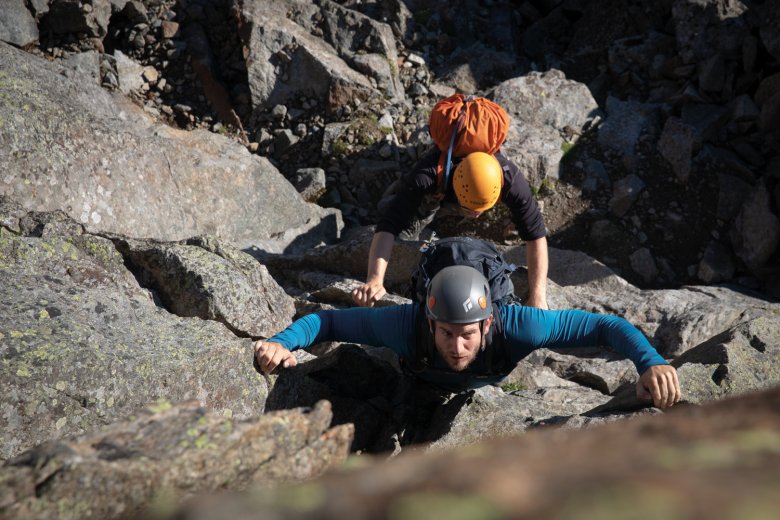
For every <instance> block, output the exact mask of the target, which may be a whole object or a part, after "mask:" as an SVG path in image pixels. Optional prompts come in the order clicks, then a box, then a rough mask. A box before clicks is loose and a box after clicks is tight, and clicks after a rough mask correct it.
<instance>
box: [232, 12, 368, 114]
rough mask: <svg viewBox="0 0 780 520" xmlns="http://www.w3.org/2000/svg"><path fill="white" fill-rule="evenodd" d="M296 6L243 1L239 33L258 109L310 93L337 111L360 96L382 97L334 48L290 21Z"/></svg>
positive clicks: (250, 84)
mask: <svg viewBox="0 0 780 520" xmlns="http://www.w3.org/2000/svg"><path fill="white" fill-rule="evenodd" d="M296 3H300V2H296V1H294V0H281V1H278V2H272V3H270V4H265V3H259V2H252V1H243V2H241V4H242V5H241V17H242V22H241V25H242V27H241V29H240V31H241V37H242V39H243V41H244V45H245V47H246V49H247V63H248V66H247V74H248V85H249V88H250V90H251V92H252V104H253V106H254V107H268V108H270V107H273V106H274V105H277V104H280V103H282V104H284V103H285V102H287V101H289V100H290V99H291V98H294V97H296V96H301V95H305V96H309V97H312V98H314V99H316V100H318V101H320V102H321V103H323V105H324V104H326V103H330V104H331V106H332V107H334V108H335V107H337V106H339V105H341V104H342V102H350V101H351V100H353V99H354V98H355V96H357V97H362V98H363V99H366V98H368V97H371V96H373V95H376V94H378V93H377V92H376V91H374V89H373V88H372V87H371V84H370V83H369V81H368V79H367V78H366V77H365V76H363V75H362V74H360V73H358V72H356V71H355V70H353V69H352V68H350V67H349V66H348V65H347V64H346V63H345V62H344V60H342V59H341V58H340V57H339V56H338V54H337V53H336V52H335V51H334V49H333V47H331V46H330V45H329V44H327V43H325V42H324V41H323V40H321V39H320V38H316V37H314V36H312V35H311V34H309V33H308V32H307V31H306V30H305V29H304V28H303V27H301V26H299V25H297V24H296V23H294V22H293V21H291V20H290V19H288V18H287V10H288V9H291V8H293V7H294V5H295V4H296Z"/></svg>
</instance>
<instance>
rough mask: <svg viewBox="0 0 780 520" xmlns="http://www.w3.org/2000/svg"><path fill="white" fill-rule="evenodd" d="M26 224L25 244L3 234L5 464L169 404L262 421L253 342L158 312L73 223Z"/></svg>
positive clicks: (0, 447)
mask: <svg viewBox="0 0 780 520" xmlns="http://www.w3.org/2000/svg"><path fill="white" fill-rule="evenodd" d="M0 207H5V208H7V207H9V204H7V203H6V204H2V205H0ZM9 213H10V215H9ZM14 214H18V211H13V208H11V211H9V212H8V213H6V216H5V217H4V218H3V219H2V221H4V222H13V220H15V217H14V216H13V215H14ZM16 220H17V223H16V225H12V226H11V227H12V228H13V227H15V228H17V229H19V230H20V231H21V232H24V235H23V236H22V235H17V234H14V233H11V232H9V231H8V228H6V227H2V228H0V279H2V280H3V282H2V283H0V301H3V302H4V304H3V306H2V310H0V355H1V356H2V363H0V421H2V425H3V427H2V435H0V458H2V459H6V458H9V457H12V456H14V455H16V454H18V453H19V452H20V451H22V450H25V449H28V448H30V447H32V446H34V445H36V444H38V443H41V442H43V441H45V440H48V439H57V438H62V437H64V436H67V435H73V434H81V433H84V432H85V431H89V430H93V429H95V428H97V427H100V426H102V425H105V424H108V423H111V422H113V421H115V420H117V419H119V418H122V417H126V416H128V415H130V414H132V413H134V412H135V410H136V409H138V408H139V407H140V406H143V405H144V404H146V403H149V402H153V401H156V400H158V399H161V398H162V399H168V400H170V401H182V400H189V399H198V400H200V401H202V402H203V404H204V405H205V406H206V407H207V408H208V409H211V410H214V411H216V412H218V413H224V414H228V415H232V416H234V417H236V418H245V417H249V416H251V415H256V414H257V413H259V412H260V411H261V410H263V407H264V404H265V399H266V395H267V385H266V382H265V381H264V380H263V378H262V377H261V376H260V375H259V374H258V373H257V372H255V371H254V369H253V368H252V347H251V342H250V340H248V339H239V338H237V337H236V336H234V335H233V334H232V333H231V332H230V331H229V330H228V329H227V328H226V327H225V326H224V325H223V324H221V323H218V322H216V321H210V320H203V319H200V318H180V317H178V316H175V315H173V314H170V313H169V312H168V311H166V310H164V309H162V308H160V307H158V306H157V305H155V303H154V301H153V299H152V297H151V295H150V293H149V292H148V291H147V290H145V289H142V288H141V287H140V286H139V285H138V282H137V281H136V279H135V277H134V276H133V275H132V274H131V273H130V271H129V270H128V269H127V268H126V267H125V265H124V259H123V257H122V256H121V254H120V253H119V252H118V251H117V249H116V247H115V246H114V244H113V243H112V242H111V241H110V240H108V239H105V238H102V237H99V236H95V235H91V234H88V233H81V226H80V225H78V224H76V223H74V222H73V221H72V220H70V219H69V218H68V217H67V216H65V215H64V214H63V213H54V214H43V215H39V214H35V213H31V214H26V215H24V216H22V217H21V218H16Z"/></svg>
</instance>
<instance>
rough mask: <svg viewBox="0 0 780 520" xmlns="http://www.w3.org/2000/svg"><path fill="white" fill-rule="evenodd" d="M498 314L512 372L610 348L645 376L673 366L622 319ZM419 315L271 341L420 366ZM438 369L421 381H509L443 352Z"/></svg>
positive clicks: (366, 318) (509, 308) (383, 310)
mask: <svg viewBox="0 0 780 520" xmlns="http://www.w3.org/2000/svg"><path fill="white" fill-rule="evenodd" d="M498 309H499V313H500V316H496V317H494V318H495V319H501V320H502V325H503V327H502V330H503V336H504V337H503V341H504V346H505V349H506V352H507V354H508V355H509V358H510V368H509V370H511V368H512V367H514V366H515V365H516V364H517V362H518V361H520V360H521V359H523V358H524V357H525V356H527V355H528V354H529V353H531V352H532V351H533V350H536V349H538V348H543V347H594V346H607V347H610V348H612V349H613V350H615V351H617V352H619V353H621V354H623V355H624V356H626V357H627V358H629V359H630V360H631V361H633V363H634V365H635V366H636V369H637V372H638V373H639V374H642V373H643V372H644V371H645V370H647V369H648V368H649V367H651V366H653V365H665V364H667V362H666V360H664V358H662V357H661V356H660V355H659V354H658V352H657V351H656V350H655V349H654V348H653V347H652V345H650V342H649V341H647V339H646V338H645V337H644V336H643V335H642V333H641V332H640V331H639V330H638V329H637V328H636V327H634V326H633V325H631V324H630V323H629V322H628V321H627V320H625V319H623V318H621V317H619V316H611V315H604V314H593V313H589V312H584V311H578V310H555V311H547V310H542V309H537V308H535V307H525V306H521V305H499V306H498ZM418 312H421V307H420V305H419V304H406V305H395V306H391V307H379V308H351V309H338V310H329V311H320V312H317V313H315V314H310V315H308V316H305V317H303V318H301V319H299V320H297V321H295V322H294V323H293V324H292V325H290V326H289V327H287V328H286V329H285V330H283V331H282V332H280V333H278V334H276V335H274V336H273V337H271V338H269V340H268V341H275V342H277V343H279V344H281V345H282V346H284V347H285V348H287V349H288V350H296V349H299V348H306V347H308V346H310V345H313V344H315V343H319V342H322V341H341V342H349V343H359V344H364V345H371V346H376V347H387V348H390V349H392V350H393V351H394V352H395V353H396V354H398V356H399V357H400V358H402V359H406V360H414V359H415V348H417V345H416V337H415V333H416V318H417V313H418ZM481 355H483V353H482V352H480V354H479V355H478V356H477V360H476V361H475V362H474V364H473V365H472V366H480V363H479V362H478V361H479V356H481ZM433 367H434V369H435V370H431V371H429V373H426V372H422V373H421V374H419V377H420V378H422V379H424V380H427V381H429V382H431V383H434V384H441V385H442V386H459V387H464V388H476V387H479V386H483V385H486V384H491V383H495V382H498V381H500V380H501V378H502V377H503V375H496V376H484V375H482V374H479V373H476V372H474V371H472V370H471V369H470V368H469V369H466V370H464V371H463V372H453V371H449V370H447V367H446V364H445V363H444V360H443V359H441V357H440V356H439V355H438V352H436V354H435V359H434V362H433ZM504 375H506V374H504ZM464 383H465V384H464Z"/></svg>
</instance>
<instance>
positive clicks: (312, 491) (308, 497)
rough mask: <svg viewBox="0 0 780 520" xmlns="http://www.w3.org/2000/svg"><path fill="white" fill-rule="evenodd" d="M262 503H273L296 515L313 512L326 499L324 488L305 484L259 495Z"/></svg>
mask: <svg viewBox="0 0 780 520" xmlns="http://www.w3.org/2000/svg"><path fill="white" fill-rule="evenodd" d="M258 496H259V498H261V500H263V501H268V502H273V503H274V504H278V505H280V506H282V507H284V508H286V509H289V510H291V511H295V512H297V513H307V512H313V511H315V510H316V509H317V508H319V507H320V506H321V505H322V504H323V503H324V502H325V499H326V493H325V488H324V487H323V486H321V485H319V484H314V483H307V484H302V485H299V486H295V487H291V488H280V489H275V490H273V491H271V490H268V491H267V492H265V493H259V494H258Z"/></svg>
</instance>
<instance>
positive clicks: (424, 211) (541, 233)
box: [352, 150, 548, 309]
mask: <svg viewBox="0 0 780 520" xmlns="http://www.w3.org/2000/svg"><path fill="white" fill-rule="evenodd" d="M439 157H440V153H439V151H438V150H433V151H432V152H431V153H429V154H427V155H426V156H424V157H423V158H422V159H421V160H420V161H419V162H418V163H417V164H416V165H415V167H414V168H413V169H412V171H410V172H409V173H408V174H407V175H405V176H404V177H403V178H402V179H401V180H399V181H398V182H397V187H396V191H395V192H393V193H390V194H388V196H387V198H386V199H385V200H383V201H382V202H380V212H381V215H380V220H379V223H378V224H377V227H376V230H375V232H374V238H373V240H372V242H371V249H370V252H369V259H368V276H367V279H366V283H365V284H364V285H363V286H361V287H359V288H357V289H355V290H354V291H353V292H352V298H353V300H354V301H355V303H357V304H358V305H361V306H368V307H371V306H373V305H374V303H375V302H377V301H378V300H380V299H382V297H383V296H384V295H385V292H386V291H385V288H384V278H385V272H386V270H387V264H388V263H389V261H390V254H391V252H392V249H393V243H394V242H395V238H396V237H397V236H399V234H402V233H404V232H406V233H408V232H409V230H410V229H414V228H415V226H419V223H420V222H421V221H424V220H425V219H426V217H427V218H429V219H432V218H433V213H435V211H436V210H437V209H438V207H439V204H440V203H444V204H451V205H456V206H459V207H460V211H461V214H463V215H464V216H466V217H473V218H477V217H479V216H480V215H481V214H482V213H484V212H485V211H487V210H488V209H490V208H491V207H492V206H493V205H494V204H495V203H496V202H498V201H499V200H501V201H503V203H504V204H506V206H507V207H508V208H509V210H510V212H511V214H512V220H513V221H514V224H515V226H516V228H517V231H518V233H519V235H520V238H522V239H523V240H525V241H526V254H527V262H528V287H529V290H528V296H527V298H526V300H525V301H524V302H523V303H524V304H525V305H527V306H529V307H538V308H541V309H547V308H548V306H547V293H546V283H547V268H548V258H547V238H546V236H547V229H546V227H545V225H544V220H543V218H542V215H541V212H540V211H539V206H538V205H537V204H536V201H535V200H534V198H533V196H532V195H531V188H530V186H529V184H528V181H527V180H526V179H525V177H524V176H523V174H522V173H521V172H520V170H519V169H518V168H517V166H515V165H514V164H513V163H512V162H511V161H509V159H507V158H506V157H505V156H504V155H502V154H501V153H500V152H499V153H496V154H493V155H489V154H485V153H481V152H475V153H472V154H469V155H467V156H466V157H464V158H463V159H462V160H461V161H459V162H456V163H455V173H454V175H453V180H452V185H451V187H450V189H449V190H448V191H447V192H446V193H439V182H438V180H437V164H438V161H439ZM389 191H392V190H389ZM402 236H403V235H402ZM412 238H413V239H416V237H414V236H413V237H412Z"/></svg>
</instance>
